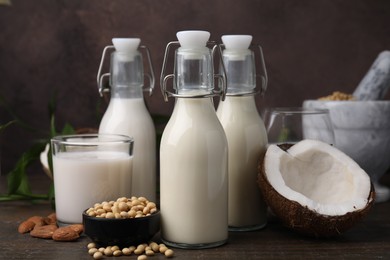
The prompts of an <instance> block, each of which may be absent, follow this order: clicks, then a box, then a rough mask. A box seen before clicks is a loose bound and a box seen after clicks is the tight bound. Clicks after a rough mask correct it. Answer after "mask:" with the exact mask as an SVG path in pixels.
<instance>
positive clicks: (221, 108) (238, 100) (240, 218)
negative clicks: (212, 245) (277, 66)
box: [217, 35, 268, 231]
mask: <svg viewBox="0 0 390 260" xmlns="http://www.w3.org/2000/svg"><path fill="white" fill-rule="evenodd" d="M251 41H252V36H250V35H224V36H222V42H223V45H224V47H225V49H224V50H223V54H222V59H223V63H224V67H225V69H226V77H227V93H226V98H225V100H224V101H221V102H220V103H219V105H218V108H217V116H218V118H219V120H220V121H221V124H222V126H223V128H224V130H225V134H226V137H227V141H228V146H229V167H228V169H229V170H228V172H229V207H228V208H229V214H228V216H229V230H230V231H249V230H256V229H260V228H262V227H264V226H265V225H266V222H267V218H266V212H267V207H266V205H265V202H264V201H263V198H262V194H261V191H260V189H259V186H258V184H257V174H258V170H257V167H258V161H259V159H260V158H261V157H262V156H263V155H264V153H265V151H266V148H267V142H268V141H267V132H266V129H265V126H264V123H263V121H262V119H261V117H260V115H259V113H258V111H257V108H256V103H255V94H256V90H255V88H256V68H255V56H254V52H253V51H252V50H251V49H249V47H250V45H251ZM259 49H260V54H261V61H263V63H262V65H263V72H264V74H265V76H263V82H262V84H263V86H262V88H263V90H265V87H266V79H267V77H266V72H265V66H264V60H263V55H262V52H261V48H259Z"/></svg>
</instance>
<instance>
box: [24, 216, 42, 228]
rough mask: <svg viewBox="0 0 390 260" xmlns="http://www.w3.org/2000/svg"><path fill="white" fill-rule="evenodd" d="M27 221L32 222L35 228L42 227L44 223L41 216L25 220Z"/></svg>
mask: <svg viewBox="0 0 390 260" xmlns="http://www.w3.org/2000/svg"><path fill="white" fill-rule="evenodd" d="M27 221H32V222H34V223H35V226H44V225H45V224H46V223H45V221H44V219H43V217H41V216H32V217H30V218H28V219H27Z"/></svg>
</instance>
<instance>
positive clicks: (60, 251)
mask: <svg viewBox="0 0 390 260" xmlns="http://www.w3.org/2000/svg"><path fill="white" fill-rule="evenodd" d="M383 179H384V181H383V183H385V184H386V185H388V186H390V174H387V175H386V176H385V178H383ZM0 181H1V182H0V192H1V193H4V192H5V190H4V189H5V185H4V182H5V177H4V176H0ZM31 183H32V186H33V187H36V186H38V190H39V189H44V187H46V188H47V185H48V183H49V181H48V178H47V177H46V176H45V175H43V174H34V175H33V176H32V177H31ZM44 190H46V189H44ZM51 212H52V209H51V207H50V205H49V204H48V203H47V202H41V203H37V204H31V203H30V202H25V201H14V202H2V203H0V259H93V258H92V257H91V256H90V255H88V254H87V249H86V245H87V244H88V243H89V242H90V240H89V238H88V237H85V236H82V237H81V238H80V239H79V240H78V241H77V242H54V241H52V240H44V239H37V238H32V237H30V235H28V234H24V235H22V234H19V233H18V232H17V228H18V225H19V223H20V222H21V221H22V220H24V219H27V218H28V217H30V216H33V215H41V216H46V215H48V214H50V213H51ZM174 251H175V258H174V259H287V258H288V259H299V258H302V259H316V258H322V259H355V260H357V259H374V258H379V259H390V202H386V203H380V204H375V205H374V207H373V209H372V210H371V211H370V213H369V214H368V216H367V217H366V218H365V219H364V220H363V221H362V222H360V223H359V224H357V225H356V226H355V227H354V228H352V229H351V230H349V231H347V232H346V233H345V234H343V235H342V236H340V237H337V238H333V239H312V238H307V237H304V236H301V235H299V234H296V233H294V232H292V231H290V230H287V229H286V228H284V227H283V226H281V224H280V223H279V222H278V221H277V220H275V219H272V218H271V219H270V221H269V223H268V225H267V227H266V228H264V229H262V230H260V231H256V232H244V233H233V232H232V233H230V234H229V242H228V243H227V244H226V245H224V246H221V247H218V248H213V249H206V250H182V249H174ZM105 259H109V258H108V257H105ZM111 259H114V258H111ZM115 259H117V258H115ZM120 259H123V260H125V259H136V256H135V255H132V256H127V257H125V256H121V258H120ZM149 259H156V260H157V259H165V257H164V256H162V255H155V256H153V257H150V258H149Z"/></svg>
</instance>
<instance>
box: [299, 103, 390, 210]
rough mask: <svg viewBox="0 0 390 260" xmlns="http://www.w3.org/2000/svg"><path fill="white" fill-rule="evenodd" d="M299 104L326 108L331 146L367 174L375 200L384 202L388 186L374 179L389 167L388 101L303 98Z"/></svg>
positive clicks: (389, 190) (377, 178) (386, 197)
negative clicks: (332, 141) (333, 142)
mask: <svg viewBox="0 0 390 260" xmlns="http://www.w3.org/2000/svg"><path fill="white" fill-rule="evenodd" d="M303 107H304V108H317V109H328V110H329V113H330V118H331V121H332V125H333V130H334V135H335V144H334V145H335V147H337V148H338V149H340V150H341V151H343V152H344V153H346V154H347V155H348V156H350V157H351V158H352V159H354V160H355V161H356V162H357V163H358V164H359V165H360V167H362V168H363V169H364V170H365V171H366V172H367V173H368V174H369V175H370V177H371V181H372V183H373V184H374V187H375V192H376V202H383V201H387V200H388V199H389V198H390V189H389V188H388V187H384V186H382V185H380V184H379V183H378V181H379V179H380V178H381V177H382V176H383V174H385V173H386V171H387V170H389V169H390V100H382V101H320V100H305V101H304V102H303Z"/></svg>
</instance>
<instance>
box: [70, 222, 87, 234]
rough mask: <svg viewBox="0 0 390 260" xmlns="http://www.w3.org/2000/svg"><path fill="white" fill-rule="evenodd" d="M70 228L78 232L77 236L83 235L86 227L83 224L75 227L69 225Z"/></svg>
mask: <svg viewBox="0 0 390 260" xmlns="http://www.w3.org/2000/svg"><path fill="white" fill-rule="evenodd" d="M67 227H68V228H71V229H73V230H74V231H76V232H77V234H79V235H80V234H81V233H83V231H84V226H83V224H73V225H69V226H67Z"/></svg>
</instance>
